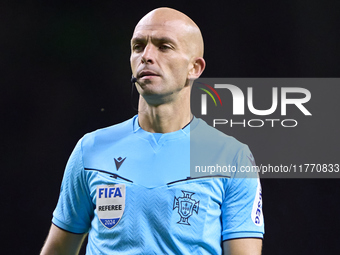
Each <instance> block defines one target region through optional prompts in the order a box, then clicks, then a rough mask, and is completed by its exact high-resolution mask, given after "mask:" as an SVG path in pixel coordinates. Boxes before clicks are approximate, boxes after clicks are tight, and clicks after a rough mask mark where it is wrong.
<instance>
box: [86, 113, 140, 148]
mask: <svg viewBox="0 0 340 255" xmlns="http://www.w3.org/2000/svg"><path fill="white" fill-rule="evenodd" d="M135 118H136V116H134V117H133V118H131V119H128V120H126V121H124V122H121V123H119V124H115V125H112V126H109V127H106V128H101V129H97V130H95V131H93V132H90V133H87V134H85V135H84V136H83V138H82V139H81V144H82V147H83V148H84V147H93V146H97V145H99V144H111V143H115V142H117V141H118V140H120V139H122V138H124V137H126V136H128V135H130V134H132V133H133V123H134V120H135Z"/></svg>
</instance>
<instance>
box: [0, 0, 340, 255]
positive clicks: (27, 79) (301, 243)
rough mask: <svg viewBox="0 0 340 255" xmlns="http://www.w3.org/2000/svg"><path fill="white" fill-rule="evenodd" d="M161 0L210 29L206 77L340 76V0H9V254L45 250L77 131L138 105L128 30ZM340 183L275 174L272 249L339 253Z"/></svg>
mask: <svg viewBox="0 0 340 255" xmlns="http://www.w3.org/2000/svg"><path fill="white" fill-rule="evenodd" d="M160 6H169V7H173V8H176V9H178V10H180V11H182V12H184V13H186V14H187V15H188V16H190V17H191V18H192V19H193V20H194V21H195V22H196V23H197V24H198V26H199V27H200V28H201V30H202V33H203V36H204V40H205V59H206V62H207V68H206V70H205V71H204V73H203V77H338V76H339V73H340V56H339V55H340V54H339V53H340V47H337V46H338V45H339V42H340V40H339V39H340V38H339V37H340V34H339V29H340V19H339V16H340V13H339V12H340V8H339V7H340V2H337V1H307V0H304V1H266V2H262V1H261V2H260V1H206V2H205V1H202V2H198V1H185V2H184V1H182V3H176V2H173V1H171V2H164V1H148V2H146V1H138V2H137V1H136V2H129V1H125V2H123V1H93V2H89V1H82V2H78V1H65V2H63V1H55V2H52V1H26V2H20V3H18V2H15V1H1V3H0V34H1V38H0V70H1V77H0V82H1V88H2V93H1V108H0V109H1V116H2V122H1V123H2V124H1V128H2V142H1V155H2V157H1V158H2V160H1V161H2V176H1V179H0V180H1V181H0V187H1V194H2V210H1V222H2V230H1V240H2V241H1V243H2V245H1V253H3V254H37V253H39V250H40V248H41V247H42V245H43V242H44V239H45V237H46V235H47V233H48V229H49V226H50V223H51V217H52V212H53V210H54V207H55V205H56V202H57V199H58V194H59V188H60V182H61V179H62V175H63V170H64V167H65V164H66V161H67V159H68V157H69V154H70V153H71V151H72V149H73V147H74V145H75V144H76V142H77V140H78V139H79V138H80V137H82V136H83V135H84V134H85V133H87V132H90V131H93V130H95V129H98V128H102V127H105V126H109V125H112V124H115V123H118V122H121V121H124V120H126V119H128V118H130V117H131V116H132V115H134V114H135V113H136V112H135V111H134V110H133V109H132V107H131V104H130V91H131V88H130V87H131V85H130V77H131V71H130V65H129V55H130V46H129V40H130V38H131V35H132V32H133V29H134V26H135V25H136V23H137V22H138V21H139V19H140V18H141V17H142V16H143V15H145V14H146V13H147V12H149V11H150V10H152V9H153V8H156V7H160ZM330 118H338V116H330ZM310 128H311V129H312V128H313V127H312V126H311V127H310ZM323 132H325V131H323V130H320V136H322V133H323ZM311 139H312V137H311ZM246 142H247V144H249V146H250V148H252V143H253V141H252V140H251V139H250V140H249V141H246ZM316 146H317V144H316ZM268 149H270V148H268ZM327 149H328V148H324V147H322V148H320V153H327ZM253 152H254V154H255V155H256V151H253ZM306 163H313V162H306ZM326 163H335V162H326ZM337 163H339V162H337ZM339 184H340V182H339V180H338V179H322V180H321V179H298V180H297V179H264V180H263V181H262V186H263V199H264V214H265V224H266V234H265V239H264V247H263V254H264V255H267V254H338V253H339V251H340V248H339V245H338V239H339V238H338V230H339V227H340V226H339V225H340V224H339V222H340V221H339V219H338V217H339V213H340V206H339V202H338V194H339V192H340V185H339Z"/></svg>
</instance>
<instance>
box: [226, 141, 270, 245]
mask: <svg viewBox="0 0 340 255" xmlns="http://www.w3.org/2000/svg"><path fill="white" fill-rule="evenodd" d="M235 165H236V169H237V171H236V172H235V174H234V175H233V176H232V178H231V179H229V183H228V185H227V188H226V193H225V198H224V200H223V203H222V208H221V210H222V240H223V241H225V240H228V239H235V238H263V234H264V222H263V211H262V190H261V184H260V180H259V178H258V174H257V173H254V172H245V171H250V169H252V168H251V167H252V166H255V160H254V158H253V156H252V154H251V152H250V150H249V148H248V146H244V147H243V148H242V149H241V150H240V151H239V153H238V155H237V157H236V162H235ZM253 169H254V168H253Z"/></svg>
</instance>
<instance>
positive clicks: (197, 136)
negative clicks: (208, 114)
mask: <svg viewBox="0 0 340 255" xmlns="http://www.w3.org/2000/svg"><path fill="white" fill-rule="evenodd" d="M197 120H198V124H197V126H196V127H195V128H194V129H193V130H192V132H191V134H190V138H191V140H192V142H195V143H197V145H198V144H200V145H201V146H208V147H209V148H214V149H213V150H214V151H216V150H221V149H222V148H224V149H226V148H230V149H232V150H233V151H235V152H238V151H241V150H247V149H248V146H247V145H246V144H244V143H242V142H240V141H239V140H237V139H236V138H235V137H233V136H229V135H226V134H225V133H223V132H221V131H219V130H217V129H216V128H213V127H211V126H209V125H208V124H207V123H206V122H205V121H204V120H202V119H197Z"/></svg>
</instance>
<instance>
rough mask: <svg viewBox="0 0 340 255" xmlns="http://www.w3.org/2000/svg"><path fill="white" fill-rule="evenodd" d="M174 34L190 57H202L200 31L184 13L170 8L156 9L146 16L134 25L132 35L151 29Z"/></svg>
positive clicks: (202, 49)
mask: <svg viewBox="0 0 340 255" xmlns="http://www.w3.org/2000/svg"><path fill="white" fill-rule="evenodd" d="M155 26H157V27H159V28H161V29H164V30H165V32H166V30H168V31H171V32H176V34H177V36H178V37H179V38H181V39H182V40H183V41H184V42H185V47H186V48H187V49H186V50H187V51H188V53H189V54H190V55H191V56H192V57H203V51H204V45H203V38H202V34H201V31H200V29H199V28H198V26H197V25H196V24H195V22H194V21H193V20H192V19H190V18H189V17H188V16H187V15H185V14H184V13H182V12H180V11H177V10H175V9H171V8H166V7H162V8H158V9H155V10H152V11H151V12H149V13H148V14H146V15H145V16H144V17H143V18H142V19H141V20H140V21H139V22H138V24H137V25H136V27H135V31H134V35H135V34H136V33H137V32H138V31H139V30H144V29H148V28H150V29H151V28H152V27H155Z"/></svg>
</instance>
